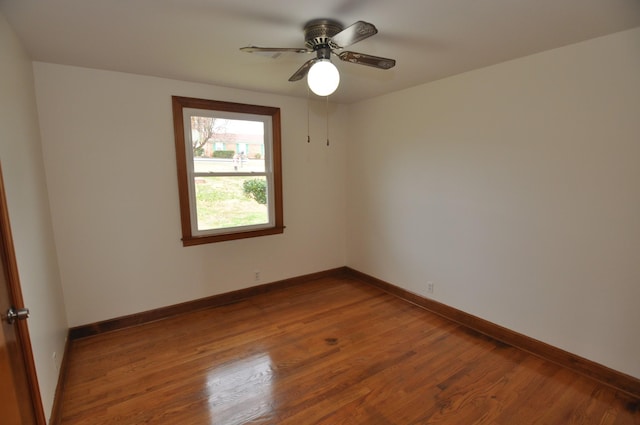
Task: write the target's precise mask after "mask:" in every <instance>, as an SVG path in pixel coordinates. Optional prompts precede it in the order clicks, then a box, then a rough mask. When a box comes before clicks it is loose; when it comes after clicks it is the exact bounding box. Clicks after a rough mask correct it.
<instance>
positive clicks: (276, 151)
mask: <svg viewBox="0 0 640 425" xmlns="http://www.w3.org/2000/svg"><path fill="white" fill-rule="evenodd" d="M173 113H174V130H175V137H176V159H177V163H178V188H179V191H180V210H181V219H182V231H183V238H182V240H183V244H184V245H194V244H201V243H208V242H217V241H222V240H230V239H239V238H246V237H253V236H262V235H268V234H275V233H282V231H283V229H284V226H283V224H282V179H281V161H280V110H279V109H278V108H272V107H264V106H255V105H243V104H237V103H229V102H219V101H209V100H203V99H193V98H183V97H177V96H174V97H173Z"/></svg>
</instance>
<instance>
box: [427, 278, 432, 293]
mask: <svg viewBox="0 0 640 425" xmlns="http://www.w3.org/2000/svg"><path fill="white" fill-rule="evenodd" d="M427 293H429V294H433V282H431V281H429V282H427Z"/></svg>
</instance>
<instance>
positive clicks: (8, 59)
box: [0, 14, 67, 416]
mask: <svg viewBox="0 0 640 425" xmlns="http://www.w3.org/2000/svg"><path fill="white" fill-rule="evenodd" d="M0 58H1V59H0V161H2V169H3V174H4V183H5V187H6V191H7V204H8V206H9V219H10V221H11V229H12V234H13V242H14V246H15V250H16V257H17V262H18V271H19V275H20V281H21V287H22V293H23V297H24V301H25V305H26V306H27V307H28V308H30V310H31V317H30V318H29V333H30V336H31V344H32V347H33V354H34V360H35V364H36V371H37V374H38V381H39V384H40V392H41V395H42V402H43V406H44V409H45V414H46V416H49V413H50V412H51V407H52V404H53V396H54V394H55V389H56V384H57V381H58V370H57V367H59V361H60V359H61V358H62V354H63V352H64V343H65V337H66V334H67V321H66V316H65V310H64V302H63V296H62V287H61V285H60V274H59V270H58V265H57V259H56V250H55V246H54V242H53V232H52V227H51V218H50V215H49V203H48V197H47V188H46V183H45V176H44V170H43V163H42V152H41V147H40V133H39V130H38V115H37V110H36V102H35V94H34V86H33V71H32V66H31V60H30V59H29V57H28V56H27V53H26V52H25V50H24V49H23V47H22V45H21V44H20V42H19V40H18V39H17V37H16V35H15V33H14V32H13V30H12V29H11V28H10V27H9V24H8V23H7V22H6V20H5V19H4V16H3V15H2V14H0ZM54 352H56V353H57V356H58V364H57V365H56V364H54V362H53V360H52V354H53V353H54ZM56 366H57V367H56ZM4 384H5V383H4V382H3V383H2V385H4Z"/></svg>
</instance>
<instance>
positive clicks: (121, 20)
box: [0, 0, 640, 103]
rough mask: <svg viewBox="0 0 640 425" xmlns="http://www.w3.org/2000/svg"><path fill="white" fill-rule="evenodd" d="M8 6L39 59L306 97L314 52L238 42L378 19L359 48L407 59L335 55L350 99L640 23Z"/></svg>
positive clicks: (608, 9) (279, 40) (313, 8)
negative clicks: (304, 75)
mask: <svg viewBox="0 0 640 425" xmlns="http://www.w3.org/2000/svg"><path fill="white" fill-rule="evenodd" d="M0 11H1V12H2V13H3V15H4V16H5V17H6V19H7V20H8V21H9V23H10V24H11V26H12V27H13V28H14V29H15V31H16V32H17V34H18V36H19V37H20V39H21V40H22V42H23V43H24V45H25V47H26V49H27V50H28V51H29V53H30V54H31V56H32V58H33V60H36V61H43V62H52V63H59V64H68V65H76V66H82V67H89V68H99V69H106V70H114V71H123V72H130V73H136V74H145V75H153V76H159V77H168V78H174V79H180V80H186V81H195V82H203V83H211V84H217V85H223V86H227V87H237V88H243V89H250V90H257V91H264V92H271V93H279V94H284V95H291V96H301V97H305V96H307V89H306V83H305V81H304V80H302V81H298V82H295V83H290V82H288V81H287V80H288V78H289V76H290V75H291V74H293V73H294V72H295V71H296V69H298V67H300V65H302V63H303V62H305V61H306V60H308V59H310V58H311V56H308V55H306V54H296V53H286V54H283V55H281V56H280V57H278V58H276V59H273V58H271V57H268V56H264V55H260V54H249V53H243V52H240V51H239V50H238V49H239V48H240V47H242V46H246V45H251V44H253V45H258V46H269V47H271V46H276V47H303V46H304V36H303V32H302V28H303V26H304V24H305V23H306V22H307V21H309V20H311V19H315V18H331V19H335V20H338V21H340V22H341V23H342V24H344V25H345V26H347V25H350V24H352V23H353V22H355V21H358V20H364V21H367V22H371V23H373V24H374V25H375V26H376V27H377V28H378V31H379V32H378V34H376V35H375V36H373V37H371V38H368V39H366V40H364V41H361V42H360V43H357V44H355V45H352V46H350V47H349V48H348V50H352V51H357V52H362V53H368V54H372V55H375V56H383V57H390V58H394V59H396V60H397V65H396V67H395V68H393V69H391V70H386V71H385V70H378V69H375V68H370V67H366V66H361V65H354V64H350V63H346V62H341V61H339V60H334V63H336V65H337V66H338V68H339V70H340V73H341V83H340V87H339V88H338V91H337V92H336V93H335V94H334V95H332V96H331V100H333V101H336V102H342V103H351V102H355V101H359V100H362V99H366V98H370V97H374V96H377V95H380V94H383V93H388V92H392V91H395V90H399V89H403V88H407V87H411V86H415V85H418V84H422V83H425V82H428V81H433V80H437V79H440V78H443V77H446V76H450V75H454V74H458V73H461V72H465V71H469V70H472V69H477V68H480V67H484V66H487V65H492V64H495V63H499V62H503V61H506V60H509V59H513V58H518V57H522V56H526V55H530V54H533V53H536V52H541V51H544V50H548V49H552V48H556V47H560V46H564V45H567V44H571V43H576V42H579V41H583V40H587V39H590V38H594V37H598V36H602V35H605V34H610V33H613V32H618V31H622V30H625V29H629V28H634V27H638V26H640V0H396V1H392V0H323V1H317V0H296V1H292V0H0Z"/></svg>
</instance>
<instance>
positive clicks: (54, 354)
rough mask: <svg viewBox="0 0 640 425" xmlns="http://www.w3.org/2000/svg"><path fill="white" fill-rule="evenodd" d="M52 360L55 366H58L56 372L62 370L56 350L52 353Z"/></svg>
mask: <svg viewBox="0 0 640 425" xmlns="http://www.w3.org/2000/svg"><path fill="white" fill-rule="evenodd" d="M51 360H52V361H53V367H55V368H56V372H60V365H59V364H58V353H56V352H55V351H54V352H53V354H52V355H51Z"/></svg>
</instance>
